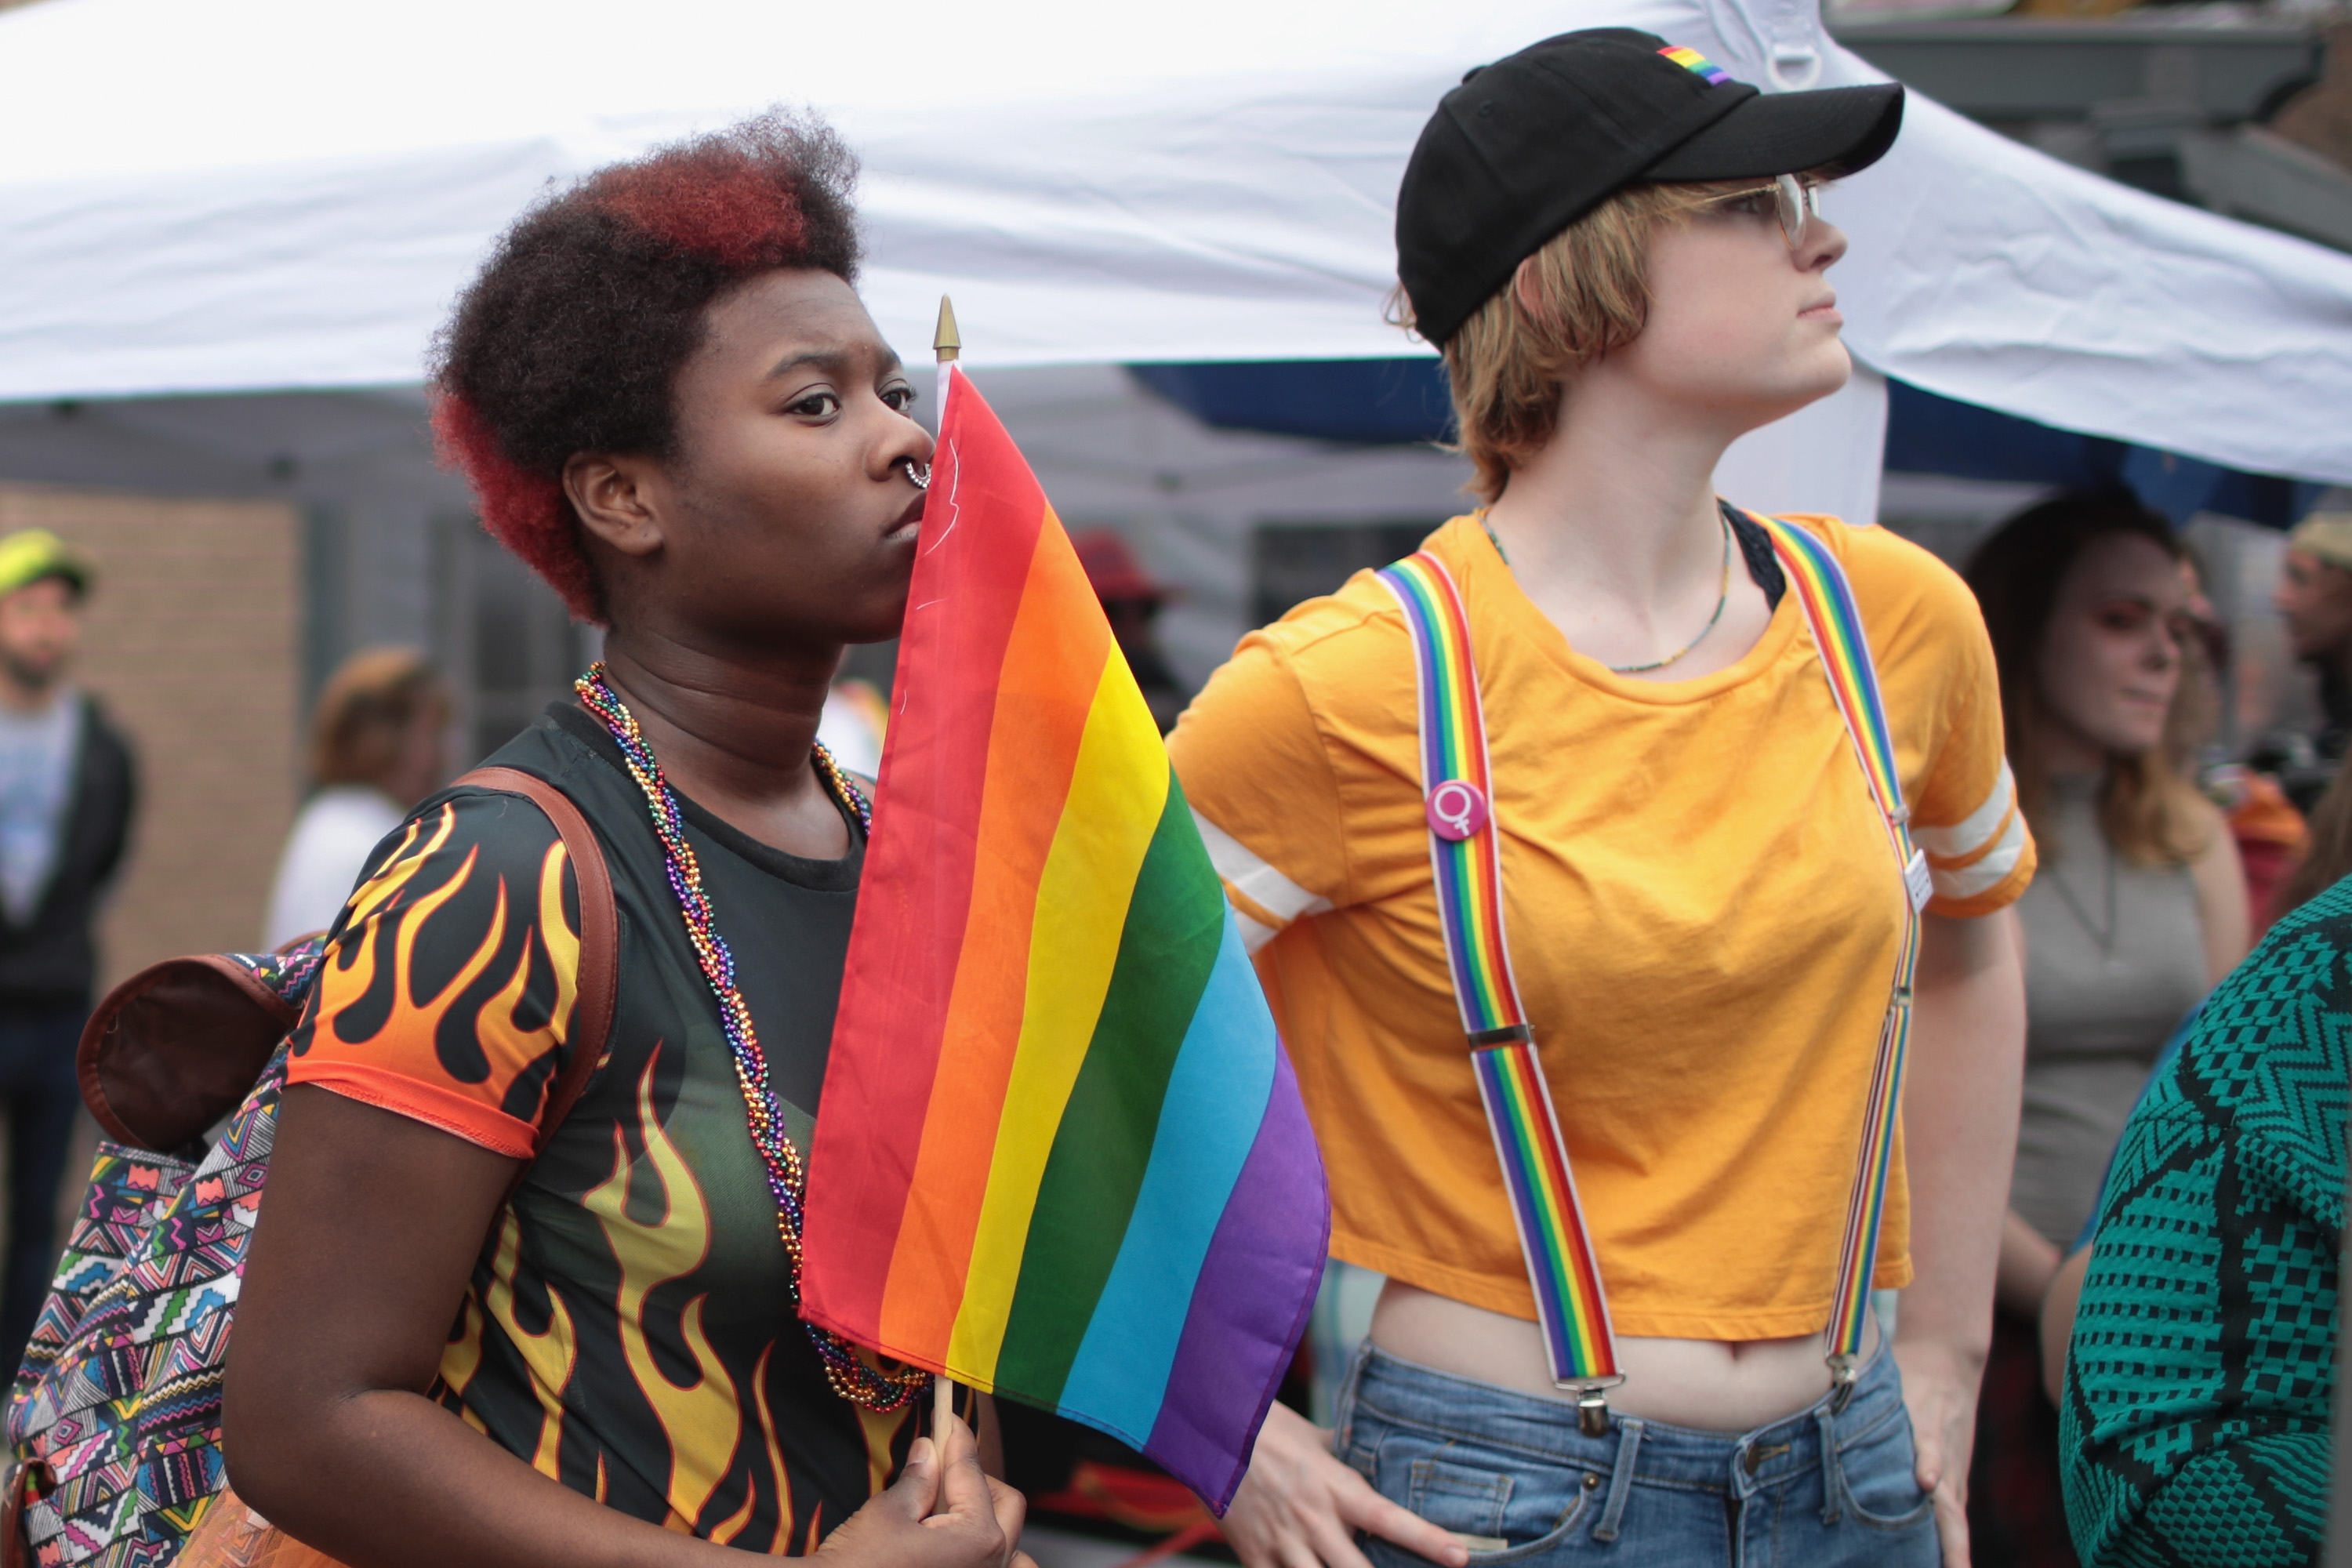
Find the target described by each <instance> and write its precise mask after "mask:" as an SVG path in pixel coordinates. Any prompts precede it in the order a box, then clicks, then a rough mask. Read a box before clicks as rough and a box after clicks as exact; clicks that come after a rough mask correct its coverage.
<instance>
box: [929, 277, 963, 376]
mask: <svg viewBox="0 0 2352 1568" xmlns="http://www.w3.org/2000/svg"><path fill="white" fill-rule="evenodd" d="M931 352H932V353H936V354H938V355H939V356H940V363H941V364H946V363H949V362H950V361H951V360H953V359H955V358H956V357H957V356H958V355H959V354H961V353H962V352H963V340H962V339H961V338H960V337H958V336H956V322H955V305H954V304H953V303H952V302H951V301H950V300H949V299H948V297H947V296H946V295H945V294H942V295H940V325H939V330H938V331H934V332H933V333H932V334H931Z"/></svg>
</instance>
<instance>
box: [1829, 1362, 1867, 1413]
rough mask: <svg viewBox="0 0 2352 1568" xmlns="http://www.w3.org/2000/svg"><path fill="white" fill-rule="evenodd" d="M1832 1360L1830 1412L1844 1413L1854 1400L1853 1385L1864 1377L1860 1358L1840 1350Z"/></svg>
mask: <svg viewBox="0 0 2352 1568" xmlns="http://www.w3.org/2000/svg"><path fill="white" fill-rule="evenodd" d="M1829 1360H1830V1414H1831V1415H1844V1414H1845V1407H1846V1406H1847V1405H1850V1404H1852V1403H1853V1385H1854V1384H1856V1383H1858V1382H1860V1381H1861V1379H1862V1368H1861V1366H1860V1365H1858V1364H1857V1363H1858V1362H1859V1360H1860V1358H1859V1357H1857V1356H1850V1355H1847V1354H1844V1353H1843V1352H1840V1353H1838V1354H1836V1355H1833V1356H1832V1357H1830V1358H1829Z"/></svg>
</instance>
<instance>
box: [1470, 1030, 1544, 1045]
mask: <svg viewBox="0 0 2352 1568" xmlns="http://www.w3.org/2000/svg"><path fill="white" fill-rule="evenodd" d="M1535 1037H1536V1036H1535V1031H1534V1030H1533V1029H1530V1028H1528V1026H1526V1025H1525V1024H1506V1025H1504V1026H1502V1027H1501V1028H1499V1029H1473V1030H1471V1031H1470V1045H1471V1047H1472V1048H1473V1049H1475V1050H1481V1051H1483V1050H1487V1049H1490V1048H1492V1047H1496V1046H1516V1045H1517V1044H1518V1043H1519V1042H1520V1041H1522V1040H1532V1039H1534V1038H1535Z"/></svg>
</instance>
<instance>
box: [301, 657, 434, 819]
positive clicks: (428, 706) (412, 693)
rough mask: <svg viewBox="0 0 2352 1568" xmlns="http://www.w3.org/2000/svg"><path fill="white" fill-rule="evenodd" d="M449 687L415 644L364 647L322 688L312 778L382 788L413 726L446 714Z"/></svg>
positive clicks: (314, 722) (313, 729) (313, 724)
mask: <svg viewBox="0 0 2352 1568" xmlns="http://www.w3.org/2000/svg"><path fill="white" fill-rule="evenodd" d="M448 708H449V696H448V692H447V691H446V689H444V688H443V686H442V684H441V677H440V676H439V675H438V674H436V672H435V670H434V668H433V665H432V661H431V660H429V659H427V658H425V655H424V654H422V653H420V652H418V651H417V650H416V649H415V648H413V647H371V648H362V650H360V651H359V652H358V653H355V654H353V655H352V657H351V658H347V659H345V660H344V661H343V662H342V664H341V665H340V666H339V667H338V668H336V670H335V673H334V674H333V675H332V676H330V677H329V678H328V680H327V686H326V689H325V690H323V691H321V692H320V693H319V706H318V708H317V710H315V711H314V712H313V713H312V715H311V719H310V777H311V781H312V782H313V783H315V784H321V785H324V784H373V785H374V786H376V787H377V788H382V787H383V785H384V783H385V781H386V780H387V779H388V778H389V777H390V775H391V774H392V773H393V771H394V769H395V768H396V767H397V766H398V765H399V763H400V752H401V745H402V742H404V740H405V739H406V737H407V734H408V731H409V727H410V726H411V725H413V724H415V722H416V721H417V718H418V717H419V716H420V715H421V714H424V713H426V712H428V711H437V712H440V713H444V714H446V712H447V711H448Z"/></svg>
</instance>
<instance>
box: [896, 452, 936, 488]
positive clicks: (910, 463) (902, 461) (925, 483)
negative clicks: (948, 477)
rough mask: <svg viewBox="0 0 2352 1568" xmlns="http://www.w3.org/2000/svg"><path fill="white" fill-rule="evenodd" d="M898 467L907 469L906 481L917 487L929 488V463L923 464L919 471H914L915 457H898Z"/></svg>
mask: <svg viewBox="0 0 2352 1568" xmlns="http://www.w3.org/2000/svg"><path fill="white" fill-rule="evenodd" d="M898 467H900V468H904V469H906V470H907V480H908V483H909V484H911V485H913V486H914V487H915V488H916V489H919V490H927V489H930V488H931V466H930V465H929V463H925V464H924V465H923V468H922V471H921V472H920V473H917V472H916V471H915V459H914V458H899V459H898Z"/></svg>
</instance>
